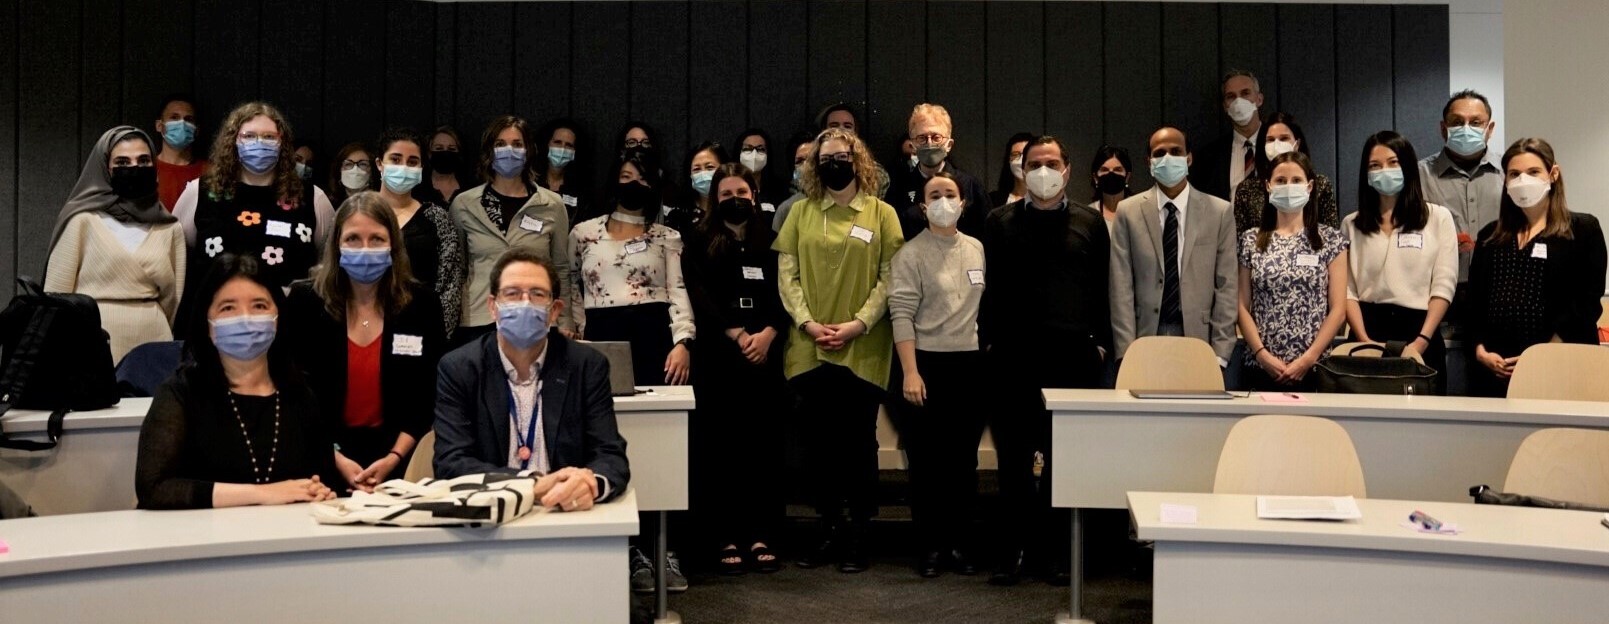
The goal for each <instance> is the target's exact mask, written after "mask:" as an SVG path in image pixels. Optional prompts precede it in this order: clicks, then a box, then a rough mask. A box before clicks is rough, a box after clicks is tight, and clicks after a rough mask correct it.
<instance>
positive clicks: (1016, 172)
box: [1011, 160, 1022, 180]
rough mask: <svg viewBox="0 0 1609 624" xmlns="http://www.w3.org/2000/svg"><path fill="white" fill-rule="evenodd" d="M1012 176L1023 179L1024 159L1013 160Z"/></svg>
mask: <svg viewBox="0 0 1609 624" xmlns="http://www.w3.org/2000/svg"><path fill="white" fill-rule="evenodd" d="M1011 176H1012V177H1014V178H1016V179H1018V180H1021V179H1022V161H1020V160H1013V161H1011Z"/></svg>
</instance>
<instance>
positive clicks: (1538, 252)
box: [1531, 243, 1548, 260]
mask: <svg viewBox="0 0 1609 624" xmlns="http://www.w3.org/2000/svg"><path fill="white" fill-rule="evenodd" d="M1531 257H1532V258H1541V259H1543V260H1547V259H1548V244H1547V243H1536V244H1534V245H1532V246H1531Z"/></svg>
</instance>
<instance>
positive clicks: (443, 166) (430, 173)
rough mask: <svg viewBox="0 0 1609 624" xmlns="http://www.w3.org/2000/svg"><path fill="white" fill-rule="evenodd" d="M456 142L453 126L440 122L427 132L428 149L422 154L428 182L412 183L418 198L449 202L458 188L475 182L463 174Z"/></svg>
mask: <svg viewBox="0 0 1609 624" xmlns="http://www.w3.org/2000/svg"><path fill="white" fill-rule="evenodd" d="M459 145H460V142H459V140H458V131H456V130H453V128H452V126H440V127H437V128H436V129H435V131H433V132H431V133H430V145H429V147H430V153H429V154H428V155H427V156H426V158H425V172H426V175H427V177H428V178H429V182H430V183H429V184H421V185H419V186H417V187H414V190H413V196H414V197H416V198H418V199H419V201H429V202H431V203H435V204H440V205H442V206H451V205H452V200H454V199H457V198H458V193H459V192H460V191H462V190H464V189H467V188H470V187H471V186H474V184H473V183H472V182H470V179H469V178H468V177H467V176H466V174H465V169H466V168H467V167H465V166H464V165H465V164H466V163H465V160H464V158H463V154H462V152H460V151H459V150H460V147H459Z"/></svg>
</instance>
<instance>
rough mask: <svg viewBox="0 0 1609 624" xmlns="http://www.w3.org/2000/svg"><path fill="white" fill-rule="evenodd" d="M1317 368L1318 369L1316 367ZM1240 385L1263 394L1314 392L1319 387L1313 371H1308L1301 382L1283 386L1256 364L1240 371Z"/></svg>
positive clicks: (1248, 365)
mask: <svg viewBox="0 0 1609 624" xmlns="http://www.w3.org/2000/svg"><path fill="white" fill-rule="evenodd" d="M1315 368H1316V367H1315ZM1240 385H1241V386H1243V389H1245V390H1256V391H1261V392H1312V391H1313V389H1314V388H1317V387H1318V376H1317V375H1315V374H1314V373H1313V371H1312V369H1308V371H1307V376H1306V377H1303V378H1302V379H1301V381H1297V382H1296V383H1291V384H1282V383H1277V382H1275V381H1274V376H1273V375H1270V374H1268V371H1265V370H1263V367H1261V366H1258V365H1257V364H1255V363H1252V364H1247V365H1245V366H1242V367H1241V369H1240Z"/></svg>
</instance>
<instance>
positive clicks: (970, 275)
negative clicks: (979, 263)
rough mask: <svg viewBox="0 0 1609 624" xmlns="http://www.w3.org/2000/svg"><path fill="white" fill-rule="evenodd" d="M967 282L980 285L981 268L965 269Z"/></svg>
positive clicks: (981, 283)
mask: <svg viewBox="0 0 1609 624" xmlns="http://www.w3.org/2000/svg"><path fill="white" fill-rule="evenodd" d="M967 282H968V283H970V284H972V285H973V286H982V285H983V269H967Z"/></svg>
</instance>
